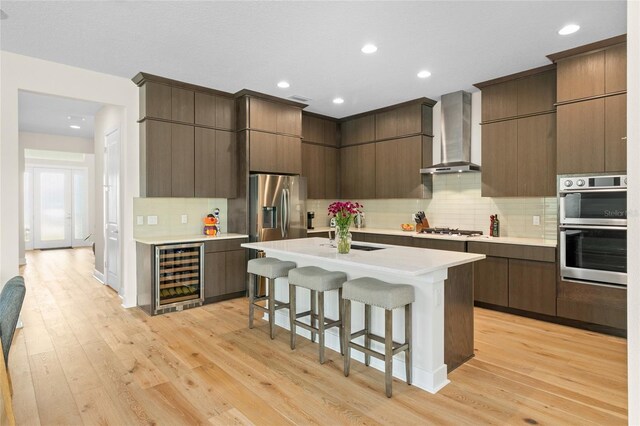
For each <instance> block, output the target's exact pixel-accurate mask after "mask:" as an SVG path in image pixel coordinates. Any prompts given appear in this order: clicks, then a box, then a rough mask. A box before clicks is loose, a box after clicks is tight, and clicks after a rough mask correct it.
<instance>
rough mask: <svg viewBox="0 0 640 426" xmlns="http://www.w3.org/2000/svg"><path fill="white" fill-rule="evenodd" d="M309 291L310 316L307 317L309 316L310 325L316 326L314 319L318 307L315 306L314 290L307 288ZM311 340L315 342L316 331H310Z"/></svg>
mask: <svg viewBox="0 0 640 426" xmlns="http://www.w3.org/2000/svg"><path fill="white" fill-rule="evenodd" d="M309 293H310V294H311V296H310V297H311V299H310V306H311V308H310V309H311V316H310V317H309V318H310V320H309V321H310V323H311V327H315V326H316V323H315V321H316V318H317V315H318V309H317V306H316V292H315V290H309ZM311 341H312V342H313V343H315V342H316V333H315V331H312V332H311Z"/></svg>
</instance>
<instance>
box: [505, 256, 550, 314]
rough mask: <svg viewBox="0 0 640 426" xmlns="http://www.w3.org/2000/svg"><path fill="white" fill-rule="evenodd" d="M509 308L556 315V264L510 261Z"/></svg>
mask: <svg viewBox="0 0 640 426" xmlns="http://www.w3.org/2000/svg"><path fill="white" fill-rule="evenodd" d="M508 306H509V307H511V308H515V309H521V310H523V311H529V312H537V313H539V314H546V315H555V314H556V264H555V263H550V262H533V261H530V260H521V259H509V305H508Z"/></svg>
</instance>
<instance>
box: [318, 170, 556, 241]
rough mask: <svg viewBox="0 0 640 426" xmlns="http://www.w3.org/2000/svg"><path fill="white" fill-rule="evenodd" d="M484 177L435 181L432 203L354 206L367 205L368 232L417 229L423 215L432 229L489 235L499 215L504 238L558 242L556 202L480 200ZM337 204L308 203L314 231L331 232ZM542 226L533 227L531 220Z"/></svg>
mask: <svg viewBox="0 0 640 426" xmlns="http://www.w3.org/2000/svg"><path fill="white" fill-rule="evenodd" d="M480 176H481V175H480V173H455V174H443V175H435V176H433V198H432V199H429V200H424V199H413V200H411V199H392V200H352V201H359V202H360V203H362V204H364V206H365V207H364V212H365V218H366V219H365V220H366V222H365V223H366V226H367V227H368V228H393V229H395V228H397V229H400V224H401V223H414V222H413V219H412V216H413V213H414V212H416V211H418V210H424V212H425V213H426V216H427V219H428V220H429V224H430V225H431V226H434V227H436V226H438V227H439V226H443V227H444V226H448V227H450V228H461V229H471V230H478V231H482V232H484V233H485V234H488V233H489V222H490V220H489V216H490V215H492V214H496V213H497V214H498V218H499V219H500V234H501V235H502V236H505V237H507V236H508V237H526V238H545V239H549V240H555V239H556V238H557V220H558V219H557V210H558V208H557V199H556V197H528V198H520V197H518V198H515V197H513V198H487V197H484V198H483V197H482V196H481V181H480ZM332 201H334V200H308V202H307V210H310V211H315V213H316V216H315V217H316V218H315V220H314V223H315V224H316V226H327V225H328V224H329V217H328V216H327V215H326V211H327V206H328V205H329V204H330V203H331V202H332ZM534 216H540V224H539V225H533V217H534Z"/></svg>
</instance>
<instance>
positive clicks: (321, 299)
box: [318, 291, 324, 364]
mask: <svg viewBox="0 0 640 426" xmlns="http://www.w3.org/2000/svg"><path fill="white" fill-rule="evenodd" d="M318 335H319V336H318V337H319V338H320V339H319V340H320V344H319V346H320V364H324V291H319V292H318Z"/></svg>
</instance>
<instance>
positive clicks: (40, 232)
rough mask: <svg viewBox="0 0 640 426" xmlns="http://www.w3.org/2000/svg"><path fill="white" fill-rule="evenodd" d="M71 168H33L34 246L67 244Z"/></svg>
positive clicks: (68, 243)
mask: <svg viewBox="0 0 640 426" xmlns="http://www.w3.org/2000/svg"><path fill="white" fill-rule="evenodd" d="M71 214H72V212H71V171H70V170H67V169H41V168H34V248H36V249H38V248H60V247H71Z"/></svg>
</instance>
